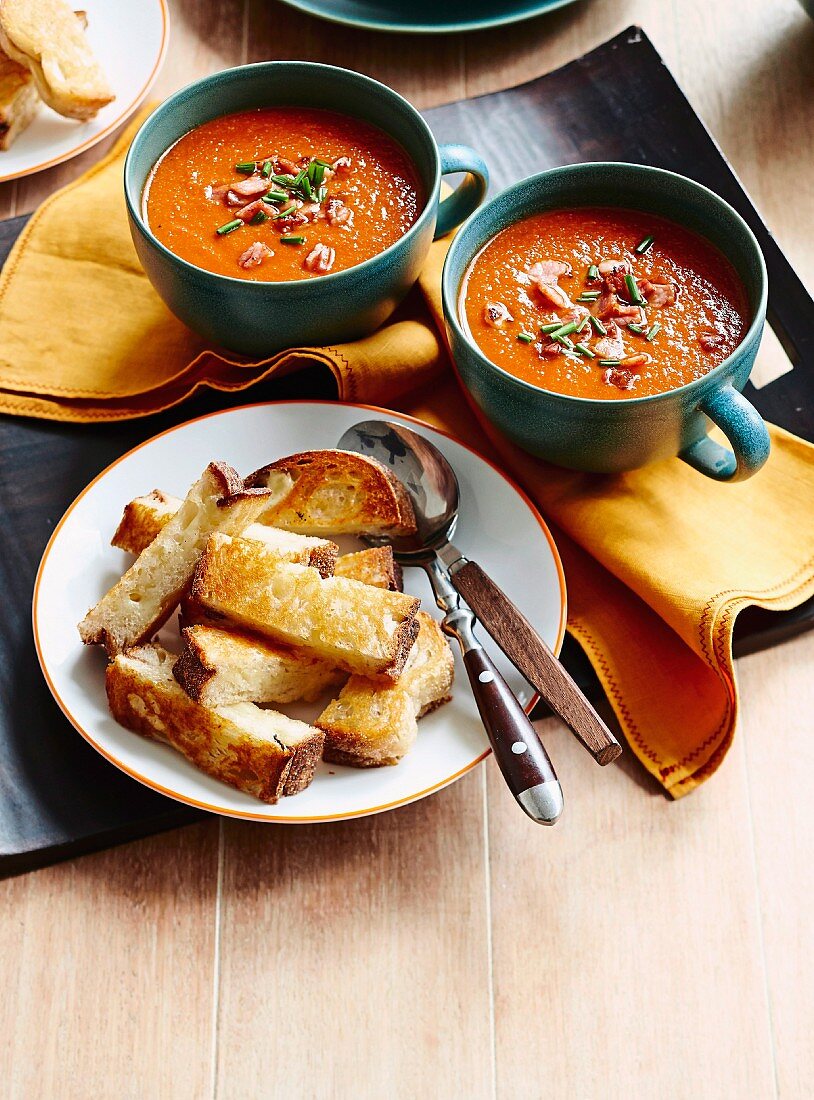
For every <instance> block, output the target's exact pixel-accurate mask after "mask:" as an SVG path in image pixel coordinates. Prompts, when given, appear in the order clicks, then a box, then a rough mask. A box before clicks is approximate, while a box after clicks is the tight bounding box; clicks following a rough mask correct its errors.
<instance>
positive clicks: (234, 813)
mask: <svg viewBox="0 0 814 1100" xmlns="http://www.w3.org/2000/svg"><path fill="white" fill-rule="evenodd" d="M281 405H330V406H332V407H334V408H337V407H338V408H345V409H363V410H364V411H365V412H375V413H384V414H385V415H386V416H395V417H398V418H400V419H402V420H407V421H409V422H410V423H411V424H417V425H418V426H419V427H420V428H425V429H429V430H430V431H431V432H437V433H438V434H439V435H442V436H444V437H445V438H446V439H451V440H452V441H453V443H457V444H458V445H459V446H461V447H463V448H464V449H465V450H467V451H469V452H470V453H471V454H473V455H475V457H476V458H478V459H480V461H481V462H484V463H485V464H486V465H487V466H490V467H491V468H492V469H493V470H494V471H495V472H496V473H497V474H499V475H500V476H501V477H502V478H503V480H504V481H505V482H506V483H507V484H508V485H509V486H510V487H511V488H512V489H514V491H515V492H516V493H517V495H518V496H519V497H520V498H521V499H522V500H523V501H524V502H525V504H526V506H527V508H528V509H529V511H530V512H531V514H532V515H533V516H534V518H535V519H536V520H537V523H538V524H539V526H540V530H541V531H542V532H543V535H544V536H545V538H546V541H547V542H548V544H549V546H550V548H551V555H552V557H553V559H554V565H555V567H556V570H557V579H558V581H559V585H560V625H559V628H558V630H557V640H556V642H555V644H554V654H555V656H559V653H560V649H561V648H562V643H563V639H564V637H565V623H566V617H567V597H566V588H565V573H564V571H563V567H562V561H561V560H560V554H559V551H558V550H557V545H556V543H555V542H554V538H553V536H552V534H551V532H550V531H549V529H548V526H547V524H546V522H545V520H544V519H543V517H542V516H541V515H540V513H539V511H538V510H537V507H536V505H535V504H534V502H533V501H532V500H531V498H530V497H529V495H528V493H526V492H525V491H524V490H523V489H522V488H521V487H520V486H519V485H518V484H516V482H515V481H513V480H512V478H510V477H509V476H508V474H506V473H504V472H503V470H501V469H500V467H499V466H497V465H496V464H495V463H494V462H492V461H491V460H490V459H488V458H485V457H484V456H483V455H482V454H481V453H480V452H479V451H476V450H475V448H474V447H470V446H469V444H468V443H464V442H463V441H462V440H460V439H458V438H457V437H456V436H454V435H453V434H452V433H451V432H446V431H444V430H443V429H442V428H436V426H435V425H434V424H428V423H427V422H426V421H425V420H419V419H418V417H415V416H409V415H408V414H407V413H401V412H397V411H396V410H395V409H383V408H381V407H380V406H379V405H365V404H361V403H359V402H356V401H323V400H302V401H298V400H296V399H288V400H284V401H255V402H254V403H252V404H250V405H238V406H237V408H232V409H219V410H218V411H217V412H212V413H206V414H205V415H204V416H196V417H194V418H193V419H192V420H185V421H184V423H183V424H176V425H175V427H173V428H167V429H166V430H165V431H163V432H159V433H158V434H157V435H153V436H151V437H150V438H149V439H145V440H144V441H143V442H142V443H139V444H138V445H137V446H135V447H132V448H131V449H130V450H129V451H127V452H125V454H123V455H120V456H119V457H118V458H117V459H115V461H113V462H111V463H110V465H109V466H106V467H105V468H104V470H102V471H101V472H100V473H98V474H97V475H96V477H95V478H94V479H93V480H92V481H90V482H88V484H87V485H86V486H85V488H84V489H83V490H82V492H81V493H80V494H79V495H78V496H77V497H76V499H75V500H74V501H73V503H71V504H70V505H69V506H68V508H67V509H66V511H65V513H64V515H63V516H62V518H61V519H60V521H59V523H58V524H57V525H56V527H55V528H54V531H53V533H52V535H51V537H50V539H49V540H48V543H47V545H46V547H45V550H44V551H43V555H42V560H41V561H40V565H39V568H38V570H37V577H36V580H35V581H34V596H33V599H32V605H31V618H32V627H33V631H34V647H35V649H36V651H37V659H38V660H39V663H40V668H41V669H42V674H43V676H44V677H45V682H46V683H47V684H48V688H49V690H50V692H51V694H52V695H53V697H54V699H55V700H56V702H57V704H58V706H59V709H60V710H61V711H62V713H63V714H64V715H65V717H66V718H67V719H68V721H69V722H70V723H71V725H72V726H73V727H74V729H75V730H76V731H77V733H79V734H81V735H82V737H84V739H85V740H86V741H87V742H88V743H89V744H90V745H92V746H93V747H94V748H95V749H96V751H97V752H98V753H99V754H100V755H101V756H103V757H104V758H105V760H108V761H109V762H110V763H111V764H113V765H114V766H115V767H117V768H118V769H119V771H123V772H124V773H125V774H126V775H129V776H130V777H131V779H136V780H138V782H139V783H143V784H144V786H145V787H149V788H150V790H153V791H157V792H158V793H159V794H163V795H167V797H168V798H172V799H174V800H175V801H176V802H182V803H184V804H185V805H187V806H193V807H194V808H195V809H198V810H208V811H209V812H210V813H214V814H219V815H220V816H222V817H234V818H238V819H240V820H247V821H265V822H268V823H269V824H272V825H273V824H282V825H285V824H289V825H292V824H293V825H313V824H316V823H317V822H320V821H348V820H350V819H352V818H355V817H369V816H370V815H372V814H378V813H383V812H384V811H385V810H394V809H396V808H397V807H398V806H407V805H409V804H410V803H411V802H418V801H419V799H422V798H426V797H427V795H430V794H433V793H434V792H435V791H440V790H441V789H442V788H444V787H448V786H449V785H450V783H454V782H455V780H456V779H460V777H461V776H462V775H466V773H467V772H469V771H472V769H473V768H475V767H477V765H478V764H480V762H481V761H482V760H485V759H486V757H487V756H489V755H490V754H491V752H492V750H491V748H487V749H485V750H484V751H483V752H482V753H481V754H480V756H478V757H476V758H475V759H474V760H472V761H470V763H469V764H467V765H466V766H465V767H463V768H460V769H459V770H458V771H456V772H453V774H452V775H449V776H446V777H445V778H444V779H441V780H439V782H438V783H434V784H433V785H432V786H431V787H427V788H425V789H424V790H422V791H416V793H415V794H411V795H409V796H407V797H405V798H399V799H397V800H396V801H395V802H386V803H384V804H383V805H381V806H369V807H367V808H365V809H363V810H354V811H352V812H351V813H341V814H325V815H322V816H319V817H268V816H266V815H265V814H256V813H252V812H251V811H249V810H227V809H223V808H222V807H220V806H212V805H211V804H210V803H208V802H199V801H198V799H196V798H190V797H188V796H187V795H182V794H178V792H177V791H171V790H169V789H168V788H167V787H162V786H161V784H160V783H156V782H155V781H154V780H152V779H148V778H147V776H144V775H141V774H140V773H139V772H137V771H133V769H132V768H129V767H126V766H125V765H124V764H122V763H121V761H120V760H118V759H117V758H116V757H115V756H113V755H111V753H110V752H108V751H107V749H105V748H103V747H102V746H101V745H100V744H99V743H98V742H97V741H96V740H94V738H93V737H92V736H91V734H89V733H88V731H87V730H86V729H84V728H83V727H82V726H81V725H80V724H79V722H78V721H77V719H76V718H75V717H74V716H73V714H72V713H71V711H70V710H69V709H68V706H67V704H66V703H65V702H64V700H63V699H62V697H61V695H60V694H59V692H58V691H57V688H56V685H55V684H54V682H53V680H52V679H51V676H50V673H49V672H48V668H47V667H46V664H45V660H44V658H43V653H42V647H41V645H40V636H39V629H38V626H37V618H38V616H37V607H38V601H39V591H40V581H41V580H42V574H43V572H44V570H45V565H46V562H47V561H48V557H49V555H50V553H51V550H52V549H53V546H54V543H55V542H56V539H57V537H58V536H59V533H60V531H61V530H62V527H63V525H64V523H65V522H66V520H67V519H68V517H69V516H70V514H71V513H72V512H73V510H74V508H76V506H77V505H78V504H79V502H80V500H82V499H83V497H84V496H85V495H86V494H87V493H89V492H90V490H91V489H92V488H93V486H94V485H96V483H97V482H98V481H101V479H102V478H103V477H105V476H106V475H107V474H108V473H109V472H110V471H111V470H112V469H114V467H116V466H118V465H119V464H120V463H122V462H124V460H125V459H127V458H129V457H130V456H131V455H134V454H136V452H137V451H140V450H142V448H144V447H147V446H149V445H150V444H151V443H154V442H155V441H156V440H157V439H162V438H163V437H164V436H165V435H171V434H172V433H173V432H177V431H180V430H181V429H182V428H186V427H189V425H190V424H198V423H200V422H201V421H203V420H211V419H212V418H213V417H216V416H226V415H228V414H229V413H234V412H238V411H242V410H243V409H268V408H277V407H279V406H281ZM539 698H540V696H539V694H538V693H537V692H535V693H534V694H533V695H532V697H531V699H530V700H529V702H528V703H527V704H526V705H525V707H524V710H525V711H526V713H527V714H530V713H531V711H532V710H533V708H534V706H535V705H536V703H537V701H538V699H539Z"/></svg>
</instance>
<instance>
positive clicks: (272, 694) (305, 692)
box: [174, 626, 347, 707]
mask: <svg viewBox="0 0 814 1100" xmlns="http://www.w3.org/2000/svg"><path fill="white" fill-rule="evenodd" d="M181 639H182V642H183V648H182V650H181V656H180V657H179V658H178V661H177V662H176V665H175V669H174V675H175V679H176V680H177V681H178V683H179V684H180V685H181V687H182V688H183V689H184V691H185V692H186V693H187V695H189V696H190V698H192V699H195V700H197V701H198V702H199V703H202V704H203V705H204V706H207V707H213V706H220V705H223V704H225V703H240V702H251V703H294V702H297V701H298V700H303V701H304V702H306V703H310V702H313V701H314V700H315V699H318V698H319V696H320V695H322V694H323V692H326V691H330V690H331V689H332V688H336V687H338V686H339V685H340V684H341V683H342V682H343V681H344V680H346V679H347V673H345V672H342V671H340V670H339V669H337V668H336V667H335V666H334V665H332V664H329V663H328V662H327V661H323V660H321V658H319V657H314V656H312V655H311V654H309V653H304V652H302V651H300V650H292V649H288V648H286V647H285V646H281V645H278V644H276V643H275V642H271V641H268V640H267V639H264V638H255V637H252V636H251V635H248V634H242V633H239V632H236V631H228V632H227V631H225V630H219V629H217V628H214V627H211V626H185V627H184V628H183V629H182V631H181Z"/></svg>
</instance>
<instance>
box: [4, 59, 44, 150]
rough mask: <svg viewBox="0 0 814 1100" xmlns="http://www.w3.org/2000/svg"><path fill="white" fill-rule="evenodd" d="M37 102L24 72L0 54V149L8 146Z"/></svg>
mask: <svg viewBox="0 0 814 1100" xmlns="http://www.w3.org/2000/svg"><path fill="white" fill-rule="evenodd" d="M39 102H40V97H39V96H38V95H37V89H36V86H35V84H34V78H33V77H32V76H31V73H30V72H29V71H28V69H26V68H25V67H24V66H23V65H19V64H18V63H17V62H16V61H12V60H11V58H10V57H7V56H6V54H4V53H2V52H0V149H9V148H10V147H11V145H12V143H13V141H14V139H15V138H16V137H17V136H18V134H21V133H22V131H23V130H25V128H26V127H27V126H28V124H29V123H30V122H31V120H32V119H33V118H34V115H35V114H36V113H37V107H38V106H39Z"/></svg>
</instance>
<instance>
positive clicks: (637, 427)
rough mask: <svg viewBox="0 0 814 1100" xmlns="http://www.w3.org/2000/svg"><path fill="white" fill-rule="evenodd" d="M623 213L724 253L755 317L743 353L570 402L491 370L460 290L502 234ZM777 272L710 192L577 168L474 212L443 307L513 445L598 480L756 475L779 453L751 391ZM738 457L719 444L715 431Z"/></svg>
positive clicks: (640, 169) (628, 170) (464, 365)
mask: <svg viewBox="0 0 814 1100" xmlns="http://www.w3.org/2000/svg"><path fill="white" fill-rule="evenodd" d="M579 207H616V208H625V209H628V210H636V211H643V212H646V213H650V214H655V215H660V216H662V217H665V218H668V219H670V220H671V221H673V222H677V223H678V224H679V225H682V226H684V227H686V228H688V229H690V230H694V231H695V232H697V233H700V234H701V235H702V236H704V237H706V238H707V240H709V241H711V242H712V244H714V245H716V246H717V247H718V249H720V251H721V252H723V253H724V255H725V256H726V257H727V258H728V259H729V261H730V262H731V264H732V265H733V266H734V268H735V271H736V273H737V274H738V276H739V278H740V280H741V282H742V284H743V287H744V289H745V291H746V296H747V300H748V304H749V310H750V321H751V323H750V324H749V327H748V330H747V331H746V334H745V336H744V337H743V339H742V341H741V342H740V344H739V345H738V346H737V347H736V348H735V350H734V351H733V352H732V353H731V354H730V355H729V356H728V357H727V358H726V359H724V360H723V362H721V363H719V364H718V365H717V366H715V367H714V368H713V369H712V370H710V371H709V373H708V374H705V375H703V376H702V377H700V378H696V379H694V380H693V381H691V382H689V383H687V384H686V385H682V386H679V387H677V388H676V389H672V390H668V391H666V392H663V393H657V394H654V395H652V396H642V397H629V398H615V399H612V400H602V399H592V398H584V397H571V396H566V395H563V394H560V393H553V392H551V391H549V390H545V389H542V388H540V387H539V386H535V385H533V384H531V383H529V382H525V381H522V380H521V379H519V378H516V377H515V376H514V375H512V374H510V373H508V372H507V371H505V370H503V369H501V367H499V366H497V365H496V364H495V363H493V362H491V361H490V360H489V359H488V358H487V357H486V356H485V355H484V354H483V352H482V351H481V350H480V348H479V347H478V345H477V344H476V343H475V341H474V339H473V337H472V334H471V332H470V331H469V328H468V326H467V323H466V318H465V315H464V312H463V307H462V301H461V293H462V287H463V285H464V282H465V278H466V275H467V271H468V269H469V267H470V264H471V263H472V262H473V260H474V259H475V257H477V256H478V254H479V253H480V251H481V250H482V249H483V248H484V247H485V246H486V244H488V242H489V241H490V240H492V238H493V237H495V235H496V234H498V233H499V232H500V231H501V230H503V229H505V228H506V227H508V226H510V225H512V224H514V223H515V222H518V221H520V220H522V219H524V218H527V217H529V216H531V215H533V214H537V213H540V212H543V211H547V210H563V209H573V208H579ZM766 298H767V279H766V265H765V263H764V260H763V256H762V254H761V251H760V248H759V246H758V243H757V241H756V240H755V238H754V236H753V234H752V232H751V231H750V229H749V227H748V226H747V225H746V223H745V222H744V221H743V219H742V218H741V217H740V216H739V215H738V214H737V213H736V212H735V211H734V210H733V209H732V207H731V206H729V205H728V204H727V203H725V202H724V201H723V200H722V199H720V198H719V197H718V196H717V195H715V194H714V193H713V192H712V191H710V190H708V189H707V188H706V187H702V186H701V185H700V184H698V183H694V182H693V181H692V180H689V179H686V178H685V177H683V176H679V175H675V174H674V173H672V172H666V171H663V170H661V169H658V168H649V167H645V166H643V165H638V164H617V163H602V164H577V165H570V166H567V167H564V168H556V169H553V170H552V171H549V172H542V173H541V174H540V175H537V176H531V177H529V178H528V179H525V180H523V181H522V182H520V183H518V184H517V185H515V186H513V187H510V188H508V189H507V190H506V191H504V192H502V193H501V194H500V195H498V196H497V197H496V198H495V199H493V200H492V201H491V202H489V203H487V204H486V205H484V206H483V207H481V209H480V210H479V211H477V212H476V213H475V214H473V215H472V217H470V218H469V220H468V221H467V222H466V224H465V225H464V226H463V227H462V228H461V230H460V232H459V233H458V234H457V236H456V237H455V239H454V241H453V242H452V246H451V248H450V250H449V253H448V255H447V259H446V264H445V266H444V274H443V304H444V316H445V319H446V325H447V332H448V335H449V341H450V346H451V350H452V355H453V357H454V360H455V364H456V367H457V369H458V373H459V375H460V377H461V379H462V381H463V383H464V385H465V386H466V387H467V388H468V390H469V391H470V393H471V394H472V396H473V398H474V400H475V402H476V403H477V404H478V406H479V407H480V408H481V410H482V411H483V412H484V414H485V415H486V417H487V418H488V419H489V420H490V421H492V423H493V424H495V426H496V427H497V428H499V429H500V431H501V432H502V433H503V434H504V435H506V436H508V438H509V439H511V440H512V441H513V442H514V443H516V444H518V445H519V446H520V447H523V448H524V449H525V450H527V451H530V452H531V454H533V455H537V456H538V457H540V458H544V459H547V460H548V461H550V462H554V463H557V464H558V465H560V466H568V467H571V468H573V469H578V470H589V471H594V472H598V473H615V472H619V471H622V470H630V469H634V468H636V467H639V466H644V465H646V464H647V463H650V462H654V461H657V460H659V459H664V458H669V457H671V456H675V455H678V457H679V458H681V459H683V460H684V461H685V462H687V463H689V464H690V465H691V466H694V467H695V469H697V470H700V471H701V472H702V473H704V474H706V475H707V476H708V477H712V478H715V479H716V480H718V481H737V480H742V479H744V478H747V477H751V476H752V474H754V473H756V472H757V471H758V470H759V469H760V468H761V466H762V465H763V464H764V463H765V462H766V459H767V458H768V456H769V434H768V432H767V430H766V425H765V424H764V422H763V420H762V419H761V417H760V416H759V414H758V413H757V411H756V410H755V409H754V408H753V406H752V405H750V403H749V402H748V401H747V400H746V398H745V397H744V396H743V395H742V393H741V392H740V391H741V390H742V389H743V387H744V385H745V384H746V380H747V379H748V377H749V373H750V371H751V369H752V365H753V364H754V361H755V356H756V355H757V350H758V347H759V345H760V340H761V336H762V334H763V325H764V322H765V318H766ZM711 423H712V424H715V425H717V426H718V427H719V428H720V429H721V430H722V431H723V433H724V435H725V436H726V437H727V439H728V441H729V444H730V447H731V450H730V449H729V448H728V447H724V446H721V445H719V444H718V443H716V442H715V441H714V440H712V439H710V438H709V437H708V435H707V432H708V430H709V428H710V424H711Z"/></svg>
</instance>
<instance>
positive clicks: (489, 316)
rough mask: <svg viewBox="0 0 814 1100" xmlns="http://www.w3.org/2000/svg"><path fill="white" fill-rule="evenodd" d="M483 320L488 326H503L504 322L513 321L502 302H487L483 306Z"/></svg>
mask: <svg viewBox="0 0 814 1100" xmlns="http://www.w3.org/2000/svg"><path fill="white" fill-rule="evenodd" d="M483 320H484V323H485V324H487V325H489V327H490V328H503V326H504V325H505V324H506V322H507V321H513V320H514V317H512V315H511V313H509V311H508V309H507V308H506V306H505V305H504V304H503V302H487V303H486V305H485V306H484V307H483Z"/></svg>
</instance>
